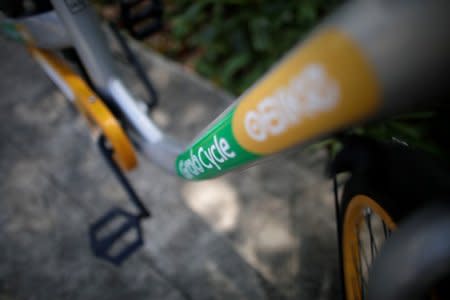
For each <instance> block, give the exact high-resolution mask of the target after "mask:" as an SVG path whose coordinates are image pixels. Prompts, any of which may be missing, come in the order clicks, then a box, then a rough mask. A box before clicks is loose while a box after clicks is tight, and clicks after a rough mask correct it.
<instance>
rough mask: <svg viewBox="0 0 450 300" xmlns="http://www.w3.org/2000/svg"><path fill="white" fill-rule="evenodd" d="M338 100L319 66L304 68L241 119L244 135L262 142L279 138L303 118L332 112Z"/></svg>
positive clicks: (333, 85)
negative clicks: (272, 137)
mask: <svg viewBox="0 0 450 300" xmlns="http://www.w3.org/2000/svg"><path fill="white" fill-rule="evenodd" d="M338 100H339V86H338V84H337V83H336V81H334V80H333V79H332V78H330V77H329V76H328V75H327V74H326V70H325V69H324V68H323V66H321V65H319V64H311V65H309V66H307V67H306V68H305V69H304V70H303V72H301V73H300V75H299V76H297V77H295V78H294V79H292V80H291V82H290V84H289V85H288V86H287V87H286V88H284V89H279V90H278V91H276V92H275V93H274V95H272V96H270V97H267V98H264V99H263V100H262V101H261V102H260V103H259V104H258V106H257V108H256V110H250V111H248V112H247V113H246V115H245V118H244V127H245V130H246V131H247V134H248V135H249V136H250V137H251V138H252V139H253V140H255V141H258V142H263V141H265V140H267V138H268V136H269V135H272V136H276V135H280V134H283V133H284V132H286V130H287V129H288V128H289V127H292V126H295V125H298V124H299V123H300V122H301V121H302V120H303V119H304V118H312V117H315V116H316V115H317V114H318V113H321V112H325V111H329V110H332V109H333V108H334V107H336V105H337V103H338Z"/></svg>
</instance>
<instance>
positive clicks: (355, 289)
mask: <svg viewBox="0 0 450 300" xmlns="http://www.w3.org/2000/svg"><path fill="white" fill-rule="evenodd" d="M360 142H361V141H358V143H357V145H356V147H355V144H353V145H351V147H350V155H349V150H348V149H347V150H344V151H343V152H344V154H343V156H344V157H346V158H348V157H357V158H358V159H357V161H356V162H355V161H353V166H351V167H348V161H346V159H342V155H341V157H338V160H340V163H342V161H346V163H347V166H346V168H344V169H345V170H348V169H351V171H352V177H351V178H350V179H349V180H348V182H347V183H346V185H345V188H344V192H343V195H342V203H341V207H342V209H341V218H340V219H341V235H340V245H341V252H342V257H341V260H342V268H343V277H344V285H345V287H344V288H345V295H346V299H347V300H362V299H367V291H368V286H369V284H368V283H369V280H370V278H369V275H370V271H371V268H372V266H373V264H374V262H375V263H376V259H377V258H378V255H379V252H380V249H381V248H382V247H383V244H384V242H385V241H386V240H387V239H388V238H390V237H391V233H392V232H394V231H395V230H396V228H397V226H398V224H399V223H401V222H402V221H403V220H404V219H407V218H408V217H409V216H410V215H411V214H413V213H414V212H415V211H419V210H421V209H422V208H423V207H424V205H426V204H428V202H430V200H432V199H433V198H434V197H437V195H450V194H449V193H448V188H447V187H448V177H447V176H446V175H445V172H440V169H442V167H439V166H438V165H436V164H435V163H434V162H433V161H430V160H428V159H423V158H422V155H421V154H418V153H417V152H413V151H411V150H410V149H408V148H405V147H400V146H396V145H385V144H379V143H374V142H372V141H371V142H369V143H367V141H363V143H360ZM355 149H356V150H355ZM345 152H346V153H345ZM411 162H414V164H412V163H411ZM338 164H339V163H338ZM419 170H420V172H419ZM424 170H428V171H429V172H430V174H433V176H430V174H426V176H424V175H423V174H424V172H423V171H424ZM440 198H441V199H442V198H443V197H440ZM394 238H395V232H394V236H393V239H394ZM398 267H399V268H400V267H402V266H398ZM425 299H427V298H425ZM428 299H433V298H430V297H429V298H428ZM436 299H439V298H436Z"/></svg>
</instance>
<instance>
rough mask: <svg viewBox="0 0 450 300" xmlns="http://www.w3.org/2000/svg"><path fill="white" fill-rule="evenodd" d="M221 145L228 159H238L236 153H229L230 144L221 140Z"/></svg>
mask: <svg viewBox="0 0 450 300" xmlns="http://www.w3.org/2000/svg"><path fill="white" fill-rule="evenodd" d="M219 145H220V149H222V151H223V153H224V154H225V155H226V156H227V157H229V158H233V157H236V153H235V152H234V151H230V152H228V150H230V144H228V142H227V140H226V139H224V138H220V140H219Z"/></svg>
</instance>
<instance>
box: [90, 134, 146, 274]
mask: <svg viewBox="0 0 450 300" xmlns="http://www.w3.org/2000/svg"><path fill="white" fill-rule="evenodd" d="M98 147H99V150H100V152H101V153H102V155H103V157H104V158H105V160H106V162H107V163H108V165H109V166H110V168H111V170H112V171H113V173H114V174H115V176H116V178H117V180H118V181H119V182H120V184H121V185H122V187H123V188H124V190H125V192H126V193H127V195H128V198H129V200H130V201H131V202H132V203H133V205H134V206H135V207H136V208H137V209H138V213H137V214H133V213H130V212H127V211H125V210H124V209H122V208H119V207H114V208H112V209H111V210H109V211H108V212H107V213H106V214H105V215H103V216H102V217H100V218H99V219H98V220H97V221H96V222H95V223H93V224H91V226H90V228H89V238H90V244H91V249H92V251H93V253H94V255H95V256H97V257H98V258H101V259H104V260H106V261H108V262H110V263H112V264H114V265H117V266H118V265H120V264H121V263H122V262H123V261H125V260H126V259H127V258H128V257H129V256H130V255H131V254H133V253H134V252H136V251H137V250H138V249H139V248H140V247H141V246H142V245H143V244H144V240H143V237H142V228H141V222H142V220H143V219H145V218H149V217H150V216H151V215H150V212H149V211H148V210H147V208H146V207H145V205H144V204H143V203H142V201H141V200H140V199H139V197H138V195H137V194H136V192H135V190H134V189H133V187H132V185H131V184H130V182H129V181H128V179H127V178H126V176H125V174H124V173H123V172H122V170H121V169H120V167H119V166H118V165H117V163H116V162H115V160H114V159H113V154H114V151H113V150H112V149H111V148H110V146H109V145H108V142H107V139H106V138H105V136H104V135H100V137H99V138H98ZM113 225H114V226H116V228H111V227H113ZM133 231H134V237H133V238H130V236H131V235H132V234H133ZM130 233H131V234H130Z"/></svg>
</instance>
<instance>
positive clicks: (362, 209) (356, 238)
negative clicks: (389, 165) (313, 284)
mask: <svg viewBox="0 0 450 300" xmlns="http://www.w3.org/2000/svg"><path fill="white" fill-rule="evenodd" d="M368 211H370V213H373V214H374V215H376V216H377V217H378V218H379V220H380V221H381V222H382V223H380V224H385V225H383V226H385V228H387V229H388V230H389V231H392V230H394V229H395V228H396V224H395V223H394V221H393V220H392V218H391V216H390V215H389V214H388V213H387V212H386V211H385V210H384V209H383V208H382V207H381V206H380V205H379V204H377V203H376V202H375V200H373V199H372V198H370V197H368V196H365V195H357V196H355V197H353V198H352V199H351V201H350V203H349V205H348V207H347V210H346V212H345V216H344V225H343V228H342V233H343V240H342V247H343V253H342V255H343V262H344V279H345V290H346V295H347V300H361V299H363V293H364V282H363V276H364V275H365V274H364V273H365V272H366V271H367V270H364V268H363V267H364V266H363V265H364V263H363V262H362V260H363V261H364V259H363V258H362V257H361V256H362V255H361V240H360V231H361V228H362V226H363V223H364V221H365V220H366V216H367V212H368ZM371 238H372V233H371ZM371 247H372V246H371ZM372 259H373V257H372ZM366 267H367V268H368V265H367V261H366Z"/></svg>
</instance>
